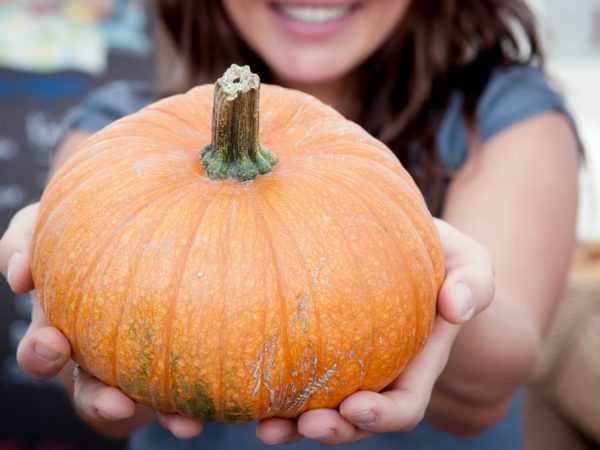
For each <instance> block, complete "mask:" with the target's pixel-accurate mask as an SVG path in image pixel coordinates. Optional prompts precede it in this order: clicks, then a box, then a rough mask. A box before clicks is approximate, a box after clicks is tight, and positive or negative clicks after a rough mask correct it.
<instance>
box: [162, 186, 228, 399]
mask: <svg viewBox="0 0 600 450" xmlns="http://www.w3.org/2000/svg"><path fill="white" fill-rule="evenodd" d="M222 189H223V186H222V185H221V186H219V188H218V189H217V191H216V192H213V193H210V194H207V193H206V191H204V196H203V199H205V198H208V201H205V202H200V203H201V205H202V207H203V208H199V209H201V210H202V212H201V213H199V214H198V213H196V215H197V216H198V218H197V222H196V225H195V226H193V227H190V228H191V230H192V232H191V233H190V234H189V235H188V242H190V241H191V240H192V239H193V237H194V236H195V235H196V234H197V233H198V230H199V229H200V225H201V224H202V220H203V219H204V215H205V214H206V211H208V209H209V208H210V206H211V204H212V202H213V201H214V199H215V198H217V197H218V196H219V193H220V192H221V190H222ZM194 194H195V192H194ZM191 250H192V245H188V246H187V248H186V250H185V251H184V252H183V254H182V255H180V257H179V266H178V267H177V268H176V269H175V274H176V279H175V280H174V285H175V286H177V288H176V289H175V290H174V293H173V299H172V300H171V302H170V304H169V313H168V317H173V316H174V313H175V311H176V306H177V299H178V297H179V293H180V292H181V286H182V283H181V281H182V279H183V276H184V274H185V270H184V269H185V265H186V263H187V260H188V258H189V255H190V252H191ZM165 336H166V337H165V346H164V352H165V354H164V365H165V375H164V377H163V378H164V379H163V389H164V392H167V393H168V394H167V396H168V400H169V401H170V406H172V407H173V409H175V402H174V399H173V392H172V390H171V389H169V381H170V372H169V370H168V369H167V368H168V367H170V364H169V358H170V355H171V343H172V340H173V321H172V320H167V323H166V325H165ZM206 396H207V397H208V398H210V396H209V394H208V389H206Z"/></svg>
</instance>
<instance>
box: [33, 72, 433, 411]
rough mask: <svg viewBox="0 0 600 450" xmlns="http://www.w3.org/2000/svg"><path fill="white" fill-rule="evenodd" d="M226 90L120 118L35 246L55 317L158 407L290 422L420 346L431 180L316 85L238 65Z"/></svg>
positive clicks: (112, 377) (80, 356)
mask: <svg viewBox="0 0 600 450" xmlns="http://www.w3.org/2000/svg"><path fill="white" fill-rule="evenodd" d="M216 86H217V88H216V89H215V88H214V87H213V86H201V87H198V88H195V89H192V90H191V91H190V92H188V93H187V94H184V95H177V96H174V97H171V98H167V99H164V100H161V101H159V102H157V103H155V104H153V105H150V106H148V107H146V108H144V109H143V110H141V111H140V112H138V113H136V114H133V115H131V116H128V117H125V118H123V119H121V120H118V121H116V122H115V123H113V124H111V125H110V126H108V127H106V128H105V129H104V130H102V131H100V132H99V133H97V134H95V135H94V136H92V137H91V138H90V139H88V140H87V141H86V142H85V143H84V144H83V145H82V147H81V149H80V151H79V152H78V153H77V154H76V155H75V156H74V157H73V158H72V159H71V160H70V161H69V162H68V163H67V164H66V165H65V166H64V167H63V168H62V169H61V170H60V172H59V173H58V174H57V175H56V176H55V177H54V179H53V180H52V181H51V183H50V185H49V186H48V188H47V190H46V192H45V193H44V196H43V198H42V201H41V208H40V215H39V220H38V224H37V228H36V231H35V234H34V238H33V247H32V260H33V276H34V281H35V286H36V289H37V293H38V296H39V299H40V301H41V305H42V307H43V309H44V311H45V313H46V316H47V318H48V321H49V323H50V324H51V325H53V326H55V327H57V328H59V329H60V330H62V332H63V333H64V334H65V336H67V338H68V339H69V341H70V343H71V345H72V348H73V358H74V359H75V361H77V362H78V363H80V364H81V365H82V367H83V368H85V369H86V370H88V371H89V372H91V373H92V374H94V375H95V376H96V377H98V378H99V379H100V380H102V381H103V382H105V383H107V384H109V385H112V386H118V387H120V388H121V389H122V390H123V391H124V392H125V393H126V394H127V395H129V396H130V397H132V398H133V399H135V400H137V401H138V402H140V403H142V404H145V405H149V406H152V407H154V408H156V409H158V410H161V411H165V412H174V411H176V412H179V413H181V414H184V415H189V416H193V417H197V418H201V419H205V420H219V421H233V422H239V421H246V420H251V419H256V418H266V417H271V416H279V417H294V416H297V415H299V414H300V413H302V412H303V411H306V410H308V409H313V408H321V407H336V406H337V405H338V404H339V403H340V402H341V401H342V400H343V399H344V398H345V397H347V396H348V395H350V394H352V393H353V392H356V391H358V390H362V389H366V390H374V391H378V390H381V389H382V388H384V387H385V386H386V385H387V384H388V383H390V382H391V381H392V380H393V379H395V378H396V377H397V376H398V374H399V373H400V372H401V371H402V369H403V368H404V367H406V365H407V364H408V363H409V362H410V361H411V360H412V359H413V358H414V357H415V355H416V354H417V353H418V352H419V350H420V349H421V348H422V346H423V344H424V342H425V340H426V338H427V336H428V335H429V333H430V331H431V328H432V324H433V320H434V316H435V304H436V296H437V293H438V290H439V287H440V285H441V283H442V280H443V277H444V267H443V258H442V251H441V248H440V244H439V238H438V235H437V231H436V228H435V227H434V223H433V220H432V218H431V216H430V215H429V213H428V211H427V209H426V207H425V204H424V202H423V199H422V196H421V194H420V192H419V190H418V189H417V187H416V185H415V184H414V182H413V181H412V179H411V178H410V176H409V175H408V174H407V172H406V171H405V170H404V169H403V168H402V166H401V165H400V164H399V162H398V160H397V159H396V158H395V156H394V155H393V154H392V153H391V152H390V150H389V149H388V148H387V147H385V146H384V145H383V144H382V143H380V142H378V141H377V140H376V139H374V138H373V137H371V136H370V135H369V134H367V133H366V132H365V131H364V130H363V129H361V128H360V127H359V126H357V125H355V124H354V123H352V122H349V121H348V120H345V119H344V118H343V117H342V116H340V115H339V114H338V113H337V112H335V111H334V110H333V109H332V108H330V107H328V106H325V105H323V104H322V103H320V102H319V101H317V100H316V99H314V98H312V97H310V96H309V95H306V94H303V93H300V92H297V91H293V90H287V89H283V88H280V87H276V86H268V85H265V86H263V87H262V91H261V96H260V101H259V97H258V77H256V75H253V74H251V73H250V72H249V71H248V69H247V68H239V67H237V66H232V68H230V70H229V71H228V72H227V73H226V74H225V75H224V77H223V78H221V79H220V80H218V82H217V84H216ZM213 96H214V99H215V105H214V114H213ZM259 105H260V111H261V115H262V116H261V123H260V128H259V125H258V123H259V122H258V109H257V108H258V106H259ZM211 116H213V121H214V130H211ZM259 137H260V143H261V145H262V146H261V145H259V144H258V138H259ZM207 144H209V145H207ZM205 147H206V148H205ZM203 148H204V151H202V150H203ZM201 151H202V156H201V157H199V154H200V152H201ZM271 152H272V153H271ZM273 155H276V158H275V157H274V156H273ZM205 165H206V167H208V169H205V167H204V166H205Z"/></svg>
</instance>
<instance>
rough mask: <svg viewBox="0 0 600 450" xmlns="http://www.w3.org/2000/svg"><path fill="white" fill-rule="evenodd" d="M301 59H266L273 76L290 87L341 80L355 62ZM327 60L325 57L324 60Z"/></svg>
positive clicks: (352, 67)
mask: <svg viewBox="0 0 600 450" xmlns="http://www.w3.org/2000/svg"><path fill="white" fill-rule="evenodd" d="M331 59H332V58H328V60H329V62H323V61H314V60H308V61H307V60H303V59H301V58H286V60H283V61H273V60H271V61H267V63H268V65H269V67H271V70H272V71H273V73H274V74H275V78H276V79H277V80H280V82H282V83H283V84H284V85H289V86H290V87H298V88H301V87H302V86H310V85H319V84H324V83H332V82H336V81H339V80H342V79H344V78H346V77H347V76H348V74H349V73H350V72H351V71H352V70H353V69H354V67H355V66H356V65H357V64H351V63H341V62H339V63H336V62H333V61H331ZM325 61H327V59H326V60H325Z"/></svg>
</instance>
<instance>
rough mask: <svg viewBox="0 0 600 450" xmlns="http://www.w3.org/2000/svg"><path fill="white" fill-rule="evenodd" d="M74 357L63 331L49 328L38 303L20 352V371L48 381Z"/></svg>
mask: <svg viewBox="0 0 600 450" xmlns="http://www.w3.org/2000/svg"><path fill="white" fill-rule="evenodd" d="M70 357H71V346H70V344H69V341H68V340H67V338H66V337H65V336H64V335H63V334H62V333H61V332H60V331H59V330H57V329H56V328H52V327H49V326H48V323H47V322H46V318H45V317H44V314H43V312H42V310H41V308H40V306H39V303H38V302H37V301H36V300H35V299H34V302H33V310H32V316H31V323H30V324H29V328H28V329H27V332H26V333H25V336H23V339H21V342H19V347H18V348H17V362H18V364H19V367H21V370H22V371H23V372H24V373H26V374H27V375H28V376H30V377H31V378H33V379H35V380H45V379H48V378H51V377H53V376H55V375H56V374H58V372H60V370H61V369H62V368H63V366H64V365H65V364H66V363H67V362H68V361H69V358H70Z"/></svg>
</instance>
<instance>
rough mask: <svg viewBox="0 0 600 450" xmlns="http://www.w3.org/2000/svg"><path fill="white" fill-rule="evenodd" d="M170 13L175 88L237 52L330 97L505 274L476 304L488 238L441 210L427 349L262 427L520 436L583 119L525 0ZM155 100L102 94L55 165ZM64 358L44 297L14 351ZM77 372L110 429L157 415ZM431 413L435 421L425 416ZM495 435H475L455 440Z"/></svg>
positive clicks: (281, 434)
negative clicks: (350, 391)
mask: <svg viewBox="0 0 600 450" xmlns="http://www.w3.org/2000/svg"><path fill="white" fill-rule="evenodd" d="M158 7H159V13H160V17H161V19H162V24H163V26H164V32H165V34H166V37H167V40H168V42H169V43H170V44H171V45H172V50H173V54H174V55H175V61H171V62H170V63H167V62H166V61H163V64H162V68H163V69H164V68H165V67H166V68H168V69H170V68H173V70H172V71H170V70H169V71H167V74H166V76H167V80H168V81H169V85H168V86H167V90H168V91H171V92H173V91H180V90H184V89H187V88H189V87H191V86H193V85H195V84H198V83H205V82H213V81H214V80H215V79H216V78H217V77H218V76H220V75H221V74H222V73H223V72H224V70H225V69H226V67H227V66H228V65H229V64H230V63H231V62H237V63H242V64H249V65H250V66H251V67H252V68H253V70H254V71H255V72H257V73H258V74H259V75H260V76H261V79H262V81H263V82H271V83H277V84H281V85H284V86H287V87H292V88H296V89H301V90H304V91H306V92H308V93H310V94H312V95H314V96H316V97H317V98H319V99H321V100H322V101H324V102H326V103H329V104H331V105H333V106H334V107H335V108H336V109H338V110H339V111H340V112H341V113H343V114H344V115H346V116H347V117H348V118H350V119H352V120H355V121H357V122H358V123H360V124H361V125H362V126H363V127H365V128H366V129H367V130H368V131H369V132H371V133H372V134H373V135H375V136H376V137H378V138H379V139H381V140H382V141H384V142H385V143H387V144H388V146H389V147H390V148H391V149H392V150H393V151H394V152H395V153H396V155H397V156H398V157H399V159H400V160H401V161H402V163H403V164H404V165H405V166H406V167H407V168H408V169H409V170H410V172H411V173H412V175H413V176H414V177H415V179H416V180H417V182H418V183H419V185H420V187H421V189H422V191H423V193H424V195H425V197H426V199H427V201H428V204H429V206H430V209H431V210H432V211H433V212H434V213H436V214H437V215H439V216H440V217H441V218H442V219H444V221H446V222H447V223H449V224H451V225H453V226H454V227H455V228H456V229H458V230H460V231H462V232H464V233H466V234H467V235H469V236H471V237H472V238H474V239H475V240H477V241H478V242H479V243H480V244H482V245H483V247H484V248H485V249H486V250H487V252H489V254H490V255H491V257H492V259H493V261H494V265H495V268H496V274H495V277H494V278H493V282H494V283H495V287H496V293H495V297H494V302H493V303H492V305H491V306H490V307H489V308H487V309H486V310H485V311H484V312H482V313H481V314H478V313H479V312H480V311H482V310H483V309H484V308H485V307H486V306H487V304H488V303H489V299H490V298H491V297H492V291H493V286H492V284H493V283H492V276H491V274H490V270H491V265H490V262H489V260H488V259H487V256H486V253H485V252H484V251H482V249H481V247H480V246H479V245H477V244H475V243H474V242H472V241H470V240H469V239H468V238H466V237H465V236H464V235H462V234H460V233H459V232H457V231H456V230H455V229H454V228H452V227H451V226H449V225H448V224H447V223H445V222H441V221H440V222H438V227H439V229H440V232H441V234H442V240H443V242H444V248H445V253H446V262H447V265H448V267H449V272H448V277H447V279H446V281H445V283H444V286H443V288H442V291H441V293H440V296H439V298H438V311H439V317H438V320H437V322H436V327H435V331H434V333H433V336H432V339H430V341H429V342H428V344H427V346H426V348H425V350H424V352H423V353H422V354H421V355H420V356H419V358H417V360H415V361H414V362H413V364H411V366H410V367H409V369H408V370H407V371H406V372H405V373H404V374H402V375H401V376H400V377H399V378H398V379H397V380H396V381H395V382H394V383H393V384H392V385H391V386H390V387H389V389H388V390H387V391H386V392H384V393H382V394H376V393H369V392H359V393H356V394H354V395H352V396H350V397H349V398H348V399H346V400H345V401H344V402H343V403H342V405H341V406H340V408H339V410H335V411H334V410H316V411H309V412H307V413H305V414H303V415H302V416H301V417H300V418H299V419H298V421H290V420H283V419H269V420H265V421H263V422H262V423H260V424H259V426H258V428H257V431H256V434H257V436H258V438H259V439H260V440H261V441H263V442H265V443H269V444H276V443H289V442H294V441H296V440H298V439H300V438H301V437H306V438H309V439H304V440H303V441H302V443H301V444H300V445H301V446H302V447H301V448H317V447H318V446H319V445H320V444H350V443H352V442H355V441H360V440H363V439H365V438H367V437H369V436H371V438H370V439H369V440H368V441H366V442H363V443H359V444H356V445H359V446H360V445H364V446H365V448H366V446H370V447H372V446H375V447H376V448H397V447H401V448H428V449H435V448H445V449H448V448H453V447H452V446H458V445H460V446H461V448H464V446H467V445H471V446H472V448H486V449H493V448H495V446H497V447H498V448H516V447H517V446H518V433H516V430H518V424H517V422H518V401H516V402H513V394H514V393H515V391H516V390H517V389H518V387H519V386H520V385H521V384H522V383H523V382H524V381H525V380H526V379H527V377H528V375H529V373H530V372H531V370H532V367H533V364H534V363H535V359H536V356H537V352H538V346H539V343H540V340H541V339H542V336H543V334H544V331H545V330H546V328H547V326H548V323H549V321H550V320H551V318H552V314H553V311H554V308H555V305H556V302H557V300H558V298H559V296H560V292H561V287H562V282H563V278H564V275H565V272H566V268H567V264H568V260H569V254H570V250H571V247H572V245H573V239H574V223H575V210H576V189H577V188H576V186H577V183H576V177H577V143H576V138H575V135H574V131H573V128H572V126H571V123H570V121H569V118H568V115H567V113H566V112H565V109H564V105H563V103H562V100H561V99H560V97H559V96H558V95H557V94H556V93H555V92H554V91H552V90H551V88H550V87H549V86H548V83H547V81H546V79H545V76H544V74H543V71H542V69H541V66H542V55H541V53H540V49H539V45H538V42H537V38H536V36H535V30H534V25H533V21H532V17H531V13H530V12H529V10H528V9H527V7H526V6H525V5H524V4H523V2H522V1H520V0H503V1H500V0H497V1H494V0H485V1H482V0H464V1H460V2H459V1H457V0H444V1H433V0H430V1H425V0H420V1H415V2H411V1H410V0H358V1H355V0H318V1H314V0H310V1H306V0H289V1H288V0H276V1H267V0H210V1H209V0H205V1H202V2H197V1H194V0H187V1H175V0H172V1H167V0H160V1H158ZM153 99H154V95H153V94H152V92H151V91H149V90H146V89H143V88H140V87H132V86H130V85H123V84H117V85H112V86H109V87H107V88H105V89H103V90H101V91H98V92H97V93H95V94H93V95H91V96H90V97H89V98H88V99H87V101H86V102H85V103H84V104H83V105H82V106H81V107H80V108H79V109H77V110H76V111H74V112H73V113H72V114H71V116H70V119H69V123H70V128H71V129H72V131H71V132H70V134H69V135H68V136H67V137H66V138H65V140H64V142H63V144H62V147H61V149H60V151H59V153H58V155H57V157H56V161H55V165H54V167H55V168H56V167H59V166H60V165H61V164H62V163H63V162H64V161H65V160H66V159H67V158H68V157H69V156H70V155H71V154H72V153H73V152H75V151H76V147H77V144H78V143H79V142H81V140H82V139H84V138H85V137H87V136H88V135H89V134H90V133H91V132H94V131H96V130H97V129H99V128H101V127H102V126H104V125H105V124H107V123H108V122H110V121H112V120H115V119H116V118H118V117H120V116H122V115H125V114H129V113H131V112H134V111H135V110H137V109H138V108H140V107H141V106H143V105H145V104H147V103H149V102H150V101H152V100H153ZM558 180H560V182H559V181H558ZM36 211H37V210H36V206H35V205H34V206H33V207H30V208H29V209H27V210H25V211H23V212H21V213H20V214H19V215H18V216H16V217H15V220H14V221H13V225H12V226H11V228H10V229H9V230H8V231H7V232H6V234H5V237H3V239H2V242H0V269H1V270H2V271H3V273H6V271H7V267H8V266H9V264H8V260H9V258H10V257H11V255H13V256H12V259H11V260H10V261H11V264H10V267H11V270H10V272H11V273H10V274H9V277H8V278H9V280H10V281H11V286H12V287H13V289H14V290H16V291H22V290H26V289H28V288H30V287H31V286H30V284H31V281H30V276H29V272H28V260H27V258H25V257H23V256H22V255H25V254H26V253H25V252H26V249H27V248H28V240H29V237H28V236H27V233H26V230H30V229H31V227H32V223H33V221H34V220H35V215H36ZM14 255H16V256H14ZM473 316H474V317H473ZM469 319H470V320H469ZM452 324H463V325H462V326H461V327H457V326H455V325H452ZM44 348H45V349H46V350H52V351H46V352H44V351H43V349H44ZM36 350H37V354H38V356H40V357H41V359H40V358H37V359H36V356H35V355H36ZM68 357H69V347H68V343H67V342H66V341H65V339H64V337H63V336H62V335H60V333H58V331H57V330H55V329H52V328H48V327H44V318H43V315H42V314H41V313H40V311H39V309H38V308H37V307H36V309H35V310H34V319H33V322H32V327H31V328H30V331H29V332H28V334H27V335H26V337H25V338H24V339H23V342H22V343H21V346H20V348H19V361H20V364H21V366H22V367H23V369H24V370H25V371H26V372H28V373H29V374H31V375H33V376H37V377H40V378H43V377H47V376H49V375H51V374H53V373H56V371H58V370H59V369H60V368H62V367H63V366H64V365H65V363H66V362H67V360H68ZM50 360H52V361H50ZM65 367H67V368H66V369H63V374H64V373H68V364H67V365H66V366H65ZM75 379H76V382H75V386H74V389H75V405H76V407H77V409H78V410H79V411H80V413H81V414H82V416H83V417H84V418H86V420H88V421H89V422H90V423H93V424H94V425H95V426H97V427H98V428H100V429H103V430H105V431H106V432H107V433H109V434H112V435H127V434H129V433H131V432H132V431H133V430H135V429H136V428H138V427H139V426H140V425H141V424H144V423H146V422H147V421H149V420H150V417H151V413H150V412H149V411H148V410H145V409H143V408H139V407H136V406H135V405H134V404H133V402H131V401H129V400H128V399H127V398H125V397H124V396H123V394H122V393H120V391H118V390H117V389H114V388H109V387H106V386H103V385H101V384H100V383H99V382H98V381H97V380H95V379H93V378H92V377H91V376H89V375H88V374H85V373H83V372H81V371H77V376H76V377H75ZM423 417H425V418H426V419H427V420H426V422H427V423H423V424H421V425H418V424H419V422H420V421H421V419H422V418H423ZM505 417H506V418H505ZM160 421H161V423H162V424H163V426H164V427H166V428H168V429H169V430H170V431H171V432H172V433H173V434H175V435H176V436H178V437H192V436H195V435H197V434H198V433H200V432H201V430H202V426H203V425H202V424H200V423H198V422H195V421H192V420H190V419H186V418H183V417H180V416H176V415H171V416H166V415H161V417H160ZM497 423H499V424H498V425H496V426H494V425H495V424H497ZM417 425H418V426H417ZM252 427H253V425H249V426H224V425H220V424H209V425H207V426H206V428H207V429H206V430H205V432H204V433H203V436H201V437H200V438H198V439H199V441H194V440H192V441H179V442H178V443H177V442H175V441H174V440H173V439H171V438H169V437H168V436H167V434H166V432H165V433H161V432H160V431H158V430H157V429H156V428H153V427H152V426H150V428H146V429H144V430H143V431H141V432H140V433H139V434H137V435H135V437H134V439H133V440H132V446H133V447H134V448H157V447H159V448H162V447H163V446H164V447H165V448H204V446H206V448H233V447H234V446H237V447H239V446H240V445H242V446H244V448H254V447H253V446H256V447H257V448H258V446H259V443H258V441H256V443H254V441H252V440H250V439H246V436H247V435H248V434H249V433H250V434H253V433H254V431H253V428H252ZM415 427H416V428H415ZM413 428H415V429H414V431H411V432H408V433H403V434H400V433H391V434H390V433H389V432H406V431H409V430H411V429H413ZM490 428H491V429H490ZM442 430H444V431H442ZM485 430H490V431H489V432H488V433H487V434H483V435H482V436H481V437H480V438H478V439H476V440H469V441H463V440H460V439H459V438H456V437H453V436H452V435H458V436H472V435H477V434H480V433H482V432H484V431H485ZM373 434H375V436H372V435H373ZM357 448H358V447H357Z"/></svg>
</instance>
